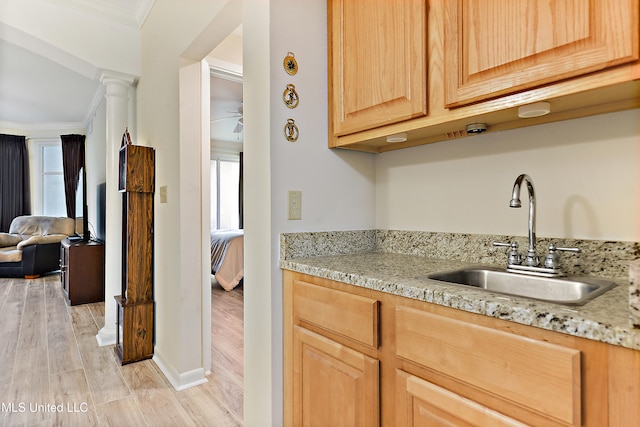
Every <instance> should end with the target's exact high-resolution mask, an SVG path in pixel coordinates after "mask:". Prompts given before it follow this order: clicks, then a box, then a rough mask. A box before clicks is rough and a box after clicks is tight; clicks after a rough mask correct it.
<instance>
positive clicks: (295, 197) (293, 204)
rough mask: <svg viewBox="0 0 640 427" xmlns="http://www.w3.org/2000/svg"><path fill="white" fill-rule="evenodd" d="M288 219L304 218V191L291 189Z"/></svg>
mask: <svg viewBox="0 0 640 427" xmlns="http://www.w3.org/2000/svg"><path fill="white" fill-rule="evenodd" d="M288 206H289V209H288V214H287V218H288V219H293V220H297V219H302V191H295V190H289V200H288Z"/></svg>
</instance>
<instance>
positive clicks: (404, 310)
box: [396, 307, 581, 425]
mask: <svg viewBox="0 0 640 427" xmlns="http://www.w3.org/2000/svg"><path fill="white" fill-rule="evenodd" d="M396 354H397V355H398V356H399V357H402V358H404V359H406V360H409V361H412V362H415V363H418V364H420V365H423V366H425V367H427V368H429V369H432V370H434V371H438V372H441V373H443V374H445V375H448V376H450V377H452V378H455V379H457V380H459V381H462V382H465V383H467V384H470V385H472V386H474V387H477V388H479V389H482V390H486V391H487V392H489V393H492V394H494V395H497V396H500V397H502V398H504V399H506V400H509V401H511V402H514V403H516V404H518V405H521V406H523V407H526V408H529V409H532V410H534V411H536V412H540V413H541V414H543V415H546V416H548V417H552V418H555V419H557V420H559V421H561V422H563V423H567V424H569V425H580V412H581V407H580V398H581V379H580V351H579V350H574V349H567V348H564V347H560V346H558V345H554V344H549V343H547V342H542V341H537V340H533V339H530V338H525V337H521V336H518V335H513V334H510V333H507V332H503V331H497V330H493V329H489V328H486V327H483V326H478V325H473V324H470V323H467V322H462V321H459V320H455V319H450V318H447V317H443V316H438V315H435V314H432V313H428V312H423V311H419V310H416V309H412V308H408V307H398V308H397V309H396Z"/></svg>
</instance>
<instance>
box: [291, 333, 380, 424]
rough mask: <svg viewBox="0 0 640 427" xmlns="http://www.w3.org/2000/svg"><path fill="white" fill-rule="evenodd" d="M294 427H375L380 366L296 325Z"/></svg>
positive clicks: (377, 415)
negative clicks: (318, 426) (297, 397)
mask: <svg viewBox="0 0 640 427" xmlns="http://www.w3.org/2000/svg"><path fill="white" fill-rule="evenodd" d="M293 342H294V344H293V345H294V365H293V371H294V374H293V375H294V378H295V380H294V385H293V387H294V390H293V394H294V396H300V399H295V400H294V401H293V402H292V403H293V425H295V426H316V425H322V426H344V427H348V426H353V427H357V426H360V427H368V426H377V425H379V421H378V419H379V414H380V409H379V392H378V384H379V379H378V361H377V360H375V359H373V358H371V357H368V356H365V355H364V354H362V353H359V352H357V351H354V350H352V349H350V348H348V347H346V346H344V345H342V344H339V343H337V342H335V341H332V340H330V339H328V338H325V337H323V336H322V335H319V334H316V333H314V332H311V331H309V330H307V329H304V328H301V327H299V326H296V327H295V328H294V331H293Z"/></svg>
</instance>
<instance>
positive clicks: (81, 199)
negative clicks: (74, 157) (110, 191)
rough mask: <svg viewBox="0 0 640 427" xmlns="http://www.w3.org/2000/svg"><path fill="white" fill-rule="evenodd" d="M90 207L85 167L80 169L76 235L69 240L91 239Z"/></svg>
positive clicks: (77, 189) (77, 192) (77, 190)
mask: <svg viewBox="0 0 640 427" xmlns="http://www.w3.org/2000/svg"><path fill="white" fill-rule="evenodd" d="M88 212H89V207H88V206H87V171H86V168H85V167H83V168H82V169H80V179H79V180H78V186H77V188H76V236H72V237H69V240H71V241H72V242H74V241H83V242H88V241H90V240H91V232H90V231H89V216H88Z"/></svg>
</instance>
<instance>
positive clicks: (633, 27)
mask: <svg viewBox="0 0 640 427" xmlns="http://www.w3.org/2000/svg"><path fill="white" fill-rule="evenodd" d="M445 18H446V19H447V21H446V24H445V48H446V51H445V82H446V90H447V92H446V106H447V107H455V106H460V105H464V104H469V103H472V102H478V101H483V100H486V99H488V98H492V97H496V96H500V95H505V94H510V93H514V92H518V91H522V90H526V89H530V88H533V87H537V86H541V85H545V84H549V83H553V82H556V81H559V80H562V79H567V78H571V77H576V76H580V75H583V74H587V73H590V72H593V71H599V70H604V69H606V68H609V67H613V66H616V65H620V64H625V63H629V62H633V61H636V60H638V9H637V1H634V0H619V1H613V2H612V1H607V0H565V1H538V0H526V1H525V0H523V1H511V0H464V1H462V0H459V1H458V0H452V1H447V2H445Z"/></svg>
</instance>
